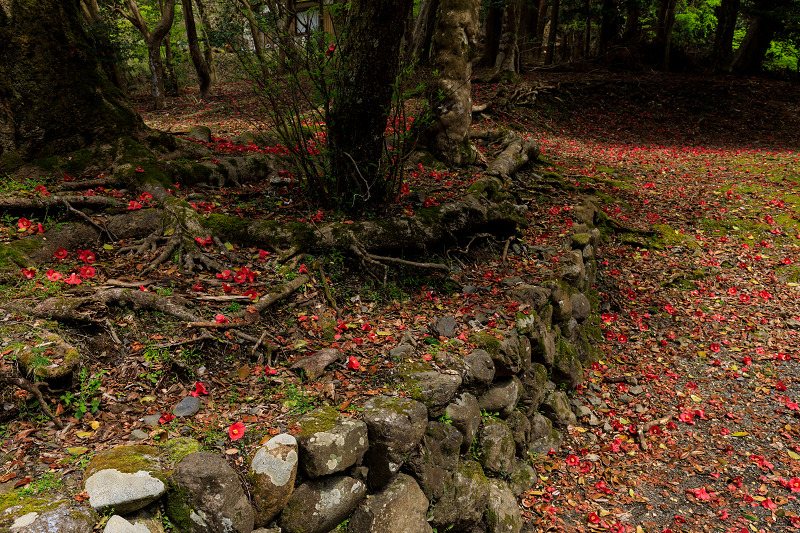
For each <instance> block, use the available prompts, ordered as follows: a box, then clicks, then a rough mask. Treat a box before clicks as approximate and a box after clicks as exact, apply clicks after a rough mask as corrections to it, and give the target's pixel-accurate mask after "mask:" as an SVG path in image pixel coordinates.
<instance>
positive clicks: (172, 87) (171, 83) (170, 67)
mask: <svg viewBox="0 0 800 533" xmlns="http://www.w3.org/2000/svg"><path fill="white" fill-rule="evenodd" d="M163 43H164V65H163V68H164V86H165V88H166V90H167V94H169V95H171V96H178V77H177V76H176V75H175V56H173V55H172V43H171V42H170V35H169V33H167V36H166V37H164V41H163Z"/></svg>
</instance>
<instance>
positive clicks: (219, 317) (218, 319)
mask: <svg viewBox="0 0 800 533" xmlns="http://www.w3.org/2000/svg"><path fill="white" fill-rule="evenodd" d="M214 321H215V322H216V323H217V324H227V323H228V319H227V318H225V315H223V314H218V315H217V316H215V317H214Z"/></svg>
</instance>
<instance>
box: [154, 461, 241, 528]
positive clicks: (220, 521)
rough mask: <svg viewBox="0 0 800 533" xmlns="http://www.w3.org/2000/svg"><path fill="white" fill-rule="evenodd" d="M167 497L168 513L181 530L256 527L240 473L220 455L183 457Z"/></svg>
mask: <svg viewBox="0 0 800 533" xmlns="http://www.w3.org/2000/svg"><path fill="white" fill-rule="evenodd" d="M173 486H174V489H173ZM167 499H168V501H167V514H168V516H169V518H170V520H172V522H173V523H174V524H176V526H177V527H178V528H180V530H182V531H189V532H191V533H202V532H206V531H220V532H223V531H224V532H226V533H250V532H251V531H252V530H253V522H254V513H253V507H252V506H251V505H250V501H249V500H248V498H247V495H246V494H245V492H244V490H243V489H242V485H241V483H240V482H239V476H238V475H237V474H236V472H235V471H234V470H233V468H231V467H230V465H228V463H227V461H225V458H224V457H222V456H220V455H217V454H213V453H209V452H197V453H192V454H189V455H187V456H186V457H184V458H183V459H182V460H181V461H180V462H179V463H178V465H177V467H176V469H175V474H174V476H173V477H172V483H171V487H170V491H169V492H168V494H167ZM187 517H188V518H187Z"/></svg>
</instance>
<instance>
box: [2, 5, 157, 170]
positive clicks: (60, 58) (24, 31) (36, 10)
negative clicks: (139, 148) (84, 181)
mask: <svg viewBox="0 0 800 533" xmlns="http://www.w3.org/2000/svg"><path fill="white" fill-rule="evenodd" d="M145 130H146V127H145V126H144V123H143V122H142V121H141V119H140V118H139V116H138V115H137V114H136V113H135V112H134V111H133V110H132V109H131V108H130V107H129V106H128V104H127V103H126V102H125V101H124V98H123V96H122V95H121V93H120V92H119V91H118V90H117V89H116V88H115V87H114V86H113V85H112V84H111V82H110V81H109V80H108V78H107V77H106V76H105V74H104V72H103V70H102V69H101V67H100V65H99V63H98V61H97V58H96V57H95V55H94V53H93V50H92V47H91V45H90V43H89V40H88V38H87V36H86V34H85V32H84V30H83V26H82V24H81V20H80V12H79V8H78V2H77V0H71V1H70V0H67V1H55V0H40V1H38V2H22V1H3V2H0V172H9V171H11V170H14V169H16V168H18V167H19V166H21V165H22V164H24V163H25V162H28V161H32V160H34V159H38V158H43V157H48V156H51V155H55V154H59V153H65V152H70V151H74V150H78V149H80V148H83V147H85V146H87V145H90V144H92V143H95V142H98V141H100V140H104V139H106V138H107V137H111V136H124V135H131V134H132V133H135V132H140V131H145Z"/></svg>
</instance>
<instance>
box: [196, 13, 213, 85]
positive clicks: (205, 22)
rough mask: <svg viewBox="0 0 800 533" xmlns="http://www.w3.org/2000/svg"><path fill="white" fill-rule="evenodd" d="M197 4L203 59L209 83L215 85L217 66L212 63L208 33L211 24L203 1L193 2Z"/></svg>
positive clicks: (211, 47) (211, 50)
mask: <svg viewBox="0 0 800 533" xmlns="http://www.w3.org/2000/svg"><path fill="white" fill-rule="evenodd" d="M195 3H196V4H197V12H198V14H199V15H200V22H202V24H201V25H200V27H201V29H202V31H203V41H204V45H205V46H204V47H203V57H204V58H205V60H206V65H207V66H208V74H209V77H210V79H211V83H212V84H215V83H217V81H218V79H217V64H216V61H214V47H213V46H212V45H211V39H210V38H209V35H208V32H209V30H210V28H211V22H210V21H209V19H208V12H207V11H206V6H205V4H203V0H195Z"/></svg>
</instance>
